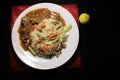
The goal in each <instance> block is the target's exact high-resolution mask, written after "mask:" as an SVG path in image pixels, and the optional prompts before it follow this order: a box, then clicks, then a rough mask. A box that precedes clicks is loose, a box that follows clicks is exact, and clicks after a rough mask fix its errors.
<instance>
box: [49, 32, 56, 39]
mask: <svg viewBox="0 0 120 80" xmlns="http://www.w3.org/2000/svg"><path fill="white" fill-rule="evenodd" d="M56 36H58V34H57V33H53V34H50V35H49V36H48V40H49V39H50V38H52V37H56Z"/></svg>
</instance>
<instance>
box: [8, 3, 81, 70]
mask: <svg viewBox="0 0 120 80" xmlns="http://www.w3.org/2000/svg"><path fill="white" fill-rule="evenodd" d="M29 6H30V5H20V6H13V7H12V22H11V31H12V27H13V24H14V22H15V20H16V19H17V17H18V15H19V14H20V13H21V12H22V11H23V10H25V9H26V8H28V7H29ZM61 6H62V7H64V8H66V9H67V10H68V11H69V12H70V13H71V14H72V15H73V17H74V18H75V20H76V22H77V23H78V22H79V20H78V6H77V5H76V4H68V5H61ZM10 65H11V68H12V70H13V71H24V69H25V66H26V65H22V64H21V63H20V61H19V60H18V58H17V56H16V55H15V52H14V50H13V48H11V49H10ZM80 66H81V58H80V52H79V54H77V57H75V59H74V60H73V61H72V62H71V63H70V65H69V66H68V68H80Z"/></svg>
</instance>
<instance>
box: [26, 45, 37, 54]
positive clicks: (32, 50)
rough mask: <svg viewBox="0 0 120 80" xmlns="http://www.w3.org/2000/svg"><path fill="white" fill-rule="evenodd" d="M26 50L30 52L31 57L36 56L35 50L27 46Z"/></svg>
mask: <svg viewBox="0 0 120 80" xmlns="http://www.w3.org/2000/svg"><path fill="white" fill-rule="evenodd" d="M28 49H29V50H30V52H31V53H32V54H33V55H36V52H35V50H34V49H33V48H32V47H31V46H28Z"/></svg>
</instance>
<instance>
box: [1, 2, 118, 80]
mask: <svg viewBox="0 0 120 80" xmlns="http://www.w3.org/2000/svg"><path fill="white" fill-rule="evenodd" d="M39 2H53V3H57V4H71V3H75V4H78V6H79V15H80V14H81V13H83V12H86V13H89V14H90V17H91V20H90V23H89V24H87V25H82V24H80V23H79V25H80V28H79V31H80V41H79V47H78V49H79V50H80V51H81V58H82V67H81V68H80V69H65V70H50V71H38V70H31V69H30V70H27V71H25V72H13V71H11V68H10V57H9V56H10V54H9V47H10V46H11V33H10V24H11V7H12V6H15V5H23V4H35V3H39ZM0 4H1V7H0V10H1V11H0V35H1V38H0V39H1V40H0V41H1V44H2V46H1V47H0V48H1V49H0V50H2V52H0V54H1V55H0V67H1V73H2V74H3V75H4V76H5V77H3V78H5V79H6V80H7V79H12V80H13V79H15V80H21V79H22V80H23V79H30V80H31V79H33V80H36V79H41V80H42V79H44V80H48V79H49V80H51V79H53V80H56V79H57V80H61V79H62V80H65V79H66V80H76V79H83V80H85V79H88V80H90V79H96V80H97V79H100V78H101V79H104V78H106V79H108V78H112V77H113V76H114V75H117V73H116V71H117V64H118V56H117V55H116V53H117V31H118V27H117V25H116V23H117V20H116V19H115V18H114V17H117V13H118V12H119V9H118V10H117V12H115V9H116V8H114V7H113V1H110V0H109V1H105V0H64V1H62V0H50V1H49V0H1V1H0ZM9 75H10V76H9ZM114 78H115V77H114Z"/></svg>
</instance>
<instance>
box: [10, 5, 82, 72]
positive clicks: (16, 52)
mask: <svg viewBox="0 0 120 80" xmlns="http://www.w3.org/2000/svg"><path fill="white" fill-rule="evenodd" d="M40 4H50V5H56V6H58V7H61V8H63V9H64V10H66V11H67V12H68V13H69V14H70V15H71V17H72V18H73V19H74V21H75V24H76V25H77V33H78V36H77V37H78V40H77V45H76V48H75V49H74V51H73V52H74V53H75V51H76V50H77V47H78V45H79V38H80V34H79V28H78V24H77V22H76V20H75V18H74V17H73V15H72V14H71V13H70V12H69V11H68V10H67V9H65V8H64V7H62V6H60V5H58V4H55V3H37V4H34V5H31V6H29V7H28V8H26V9H25V10H23V11H22V12H21V13H20V14H19V15H18V17H17V18H16V20H15V22H14V24H13V26H12V34H11V37H12V46H13V49H14V51H15V54H16V55H17V57H18V58H19V59H20V60H21V61H22V62H23V63H25V64H26V65H27V66H30V65H29V64H28V63H26V62H24V60H23V59H21V57H20V56H19V55H18V51H17V50H16V49H15V46H14V42H13V30H14V26H15V23H16V21H17V20H18V18H19V17H20V15H22V14H23V13H24V12H25V11H27V10H28V9H29V8H31V7H33V6H36V5H40ZM36 9H37V8H36ZM28 12H29V11H28ZM74 53H72V56H73V55H74ZM72 56H71V57H72ZM71 57H70V58H71ZM70 58H69V59H68V60H66V61H65V62H64V63H62V64H61V65H59V66H56V67H52V68H36V67H33V66H30V67H32V68H35V69H41V70H48V69H54V68H57V67H60V66H62V65H63V64H65V63H66V62H68V61H69V60H70Z"/></svg>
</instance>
